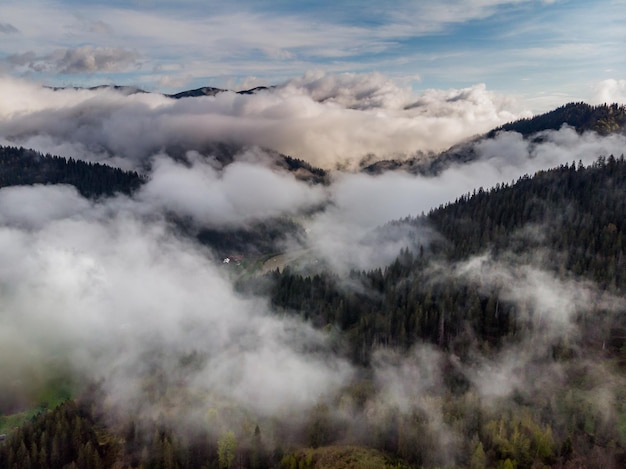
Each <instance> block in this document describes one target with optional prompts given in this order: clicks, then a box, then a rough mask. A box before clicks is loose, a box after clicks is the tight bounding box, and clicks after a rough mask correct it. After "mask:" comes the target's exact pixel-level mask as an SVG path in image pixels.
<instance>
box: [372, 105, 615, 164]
mask: <svg viewBox="0 0 626 469" xmlns="http://www.w3.org/2000/svg"><path fill="white" fill-rule="evenodd" d="M564 126H567V127H571V128H573V129H574V130H575V131H576V132H577V133H578V134H579V135H581V134H583V133H585V132H595V133H597V134H598V135H601V136H606V135H611V134H624V133H625V132H626V106H624V105H619V104H603V105H599V106H591V105H589V104H586V103H583V102H579V103H568V104H565V105H564V106H561V107H558V108H556V109H554V110H552V111H550V112H547V113H544V114H540V115H537V116H534V117H531V118H526V119H519V120H516V121H514V122H509V123H508V124H504V125H502V126H499V127H497V128H495V129H493V130H491V131H489V132H488V133H486V134H484V135H478V136H475V137H473V138H471V139H469V140H468V141H466V142H461V143H459V144H457V145H454V146H452V147H451V148H449V149H448V150H446V151H443V152H441V153H439V154H437V155H424V154H420V155H418V156H416V157H411V158H407V159H404V160H384V161H379V162H376V163H374V164H371V165H367V166H365V167H364V168H363V170H364V171H366V172H368V173H374V174H378V173H381V172H384V171H387V170H404V171H407V172H409V173H413V174H424V175H434V174H440V173H441V172H442V171H444V170H446V169H447V168H449V167H450V166H452V165H455V164H464V163H469V162H472V161H477V160H480V159H481V158H482V157H483V155H482V149H481V147H482V146H483V145H484V144H485V143H489V142H490V141H493V140H494V139H496V138H497V137H498V135H499V134H501V133H502V132H515V133H517V134H520V135H521V136H522V137H523V138H524V139H525V141H526V143H527V145H528V146H529V147H530V148H532V146H533V145H536V144H541V143H543V142H544V141H545V140H546V138H547V135H546V133H547V132H550V131H554V132H556V131H559V129H561V128H563V127H564ZM502 151H504V152H506V151H507V149H506V148H505V149H503V150H502Z"/></svg>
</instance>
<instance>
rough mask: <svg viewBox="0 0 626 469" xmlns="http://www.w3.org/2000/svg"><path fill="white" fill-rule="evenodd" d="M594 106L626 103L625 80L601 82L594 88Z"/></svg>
mask: <svg viewBox="0 0 626 469" xmlns="http://www.w3.org/2000/svg"><path fill="white" fill-rule="evenodd" d="M591 99H592V102H593V103H594V104H605V103H606V104H611V103H622V104H623V103H626V80H615V79H609V80H603V81H601V82H600V83H598V84H597V85H596V86H595V87H594V93H593V96H592V98H591Z"/></svg>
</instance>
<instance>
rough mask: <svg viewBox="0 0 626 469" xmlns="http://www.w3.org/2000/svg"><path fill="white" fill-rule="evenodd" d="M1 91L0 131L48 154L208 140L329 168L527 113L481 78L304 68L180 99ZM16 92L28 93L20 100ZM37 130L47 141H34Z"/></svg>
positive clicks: (142, 151) (188, 145)
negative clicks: (271, 81)
mask: <svg viewBox="0 0 626 469" xmlns="http://www.w3.org/2000/svg"><path fill="white" fill-rule="evenodd" d="M22 60H23V61H25V62H27V63H31V62H32V60H31V58H23V59H22ZM72 63H73V62H72V61H71V60H68V62H67V63H66V64H64V65H63V68H68V67H69V68H71V67H73V65H72ZM104 63H107V62H106V60H105V61H104ZM0 90H1V91H0V93H1V94H2V97H3V104H2V107H1V108H0V116H4V117H3V118H1V120H0V137H4V138H5V139H6V140H10V141H13V142H16V143H19V144H21V145H28V146H30V147H34V148H35V149H38V150H42V151H45V152H55V150H56V149H55V147H54V144H52V145H50V143H52V142H58V143H57V144H58V145H65V146H67V145H74V146H77V147H83V148H90V149H92V151H93V152H94V156H93V158H92V159H93V160H98V159H100V158H101V156H100V154H101V153H102V152H104V153H105V154H107V155H108V157H109V158H113V157H115V156H120V155H121V156H123V157H125V158H128V159H131V160H133V161H135V162H136V164H137V166H141V164H142V163H145V162H146V161H147V160H148V159H149V158H151V157H152V156H153V155H154V154H155V153H157V152H158V151H159V150H160V149H162V148H165V147H167V146H178V147H182V148H184V149H186V150H198V151H201V152H202V149H203V147H206V146H207V145H209V144H210V143H211V142H229V143H233V144H237V145H242V146H255V145H256V146H261V147H265V148H271V149H273V150H276V151H279V152H282V153H285V154H290V155H292V156H296V157H298V158H301V159H304V160H306V161H308V162H310V163H313V164H315V165H318V166H322V167H327V168H334V167H337V166H338V165H339V166H344V167H356V166H357V165H358V162H359V161H360V160H361V159H362V158H364V157H366V156H367V155H369V157H370V158H373V159H377V158H385V157H393V156H398V157H403V156H406V155H411V154H414V153H416V152H419V151H421V152H429V151H438V150H443V149H445V148H447V147H449V146H450V145H452V144H454V143H457V142H458V141H460V140H463V139H465V138H468V137H470V136H473V135H475V134H477V133H481V132H486V131H487V130H489V129H491V128H492V127H494V126H496V125H498V124H502V123H504V122H506V121H509V120H512V119H514V118H515V117H516V116H517V115H525V114H524V113H523V112H522V113H521V114H519V113H516V112H515V111H513V112H511V111H510V110H509V109H510V108H511V102H510V100H508V99H507V98H504V97H500V96H498V95H496V94H494V93H492V92H490V91H488V90H487V89H486V88H485V86H484V85H478V86H475V87H472V88H468V89H466V90H450V91H445V92H444V91H441V92H437V91H433V90H431V91H427V92H425V93H423V94H421V95H414V94H412V93H411V92H410V91H409V90H406V89H402V88H399V87H398V86H396V85H394V84H393V82H391V81H390V80H388V79H386V78H384V77H382V76H381V75H378V74H373V75H323V74H310V75H307V76H305V77H303V78H301V79H297V80H293V81H289V82H286V83H284V84H283V85H281V86H278V87H277V88H275V89H272V90H267V91H264V92H259V93H256V94H252V95H237V94H234V93H220V94H218V95H217V96H215V97H206V98H194V99H182V100H178V101H176V100H167V99H165V98H163V97H161V96H158V95H154V94H144V95H135V96H130V97H128V99H120V98H119V96H115V95H114V94H113V93H107V92H106V91H104V90H96V91H90V92H86V91H85V90H78V91H72V90H64V91H62V92H58V91H57V92H53V91H51V90H47V89H36V87H35V86H34V85H31V84H29V83H26V82H22V81H18V80H12V79H7V78H4V79H2V87H0ZM17 90H28V95H27V96H21V97H19V98H16V95H15V92H16V91H17ZM55 93H61V94H62V96H63V99H61V96H59V95H55ZM5 97H6V100H4V98H5ZM9 116H10V117H11V118H10V119H9V118H8V117H9ZM34 135H36V136H37V137H36V138H37V139H39V140H40V142H41V139H42V138H46V139H47V141H48V146H47V147H46V148H43V147H41V146H39V147H37V146H36V145H35V144H36V143H37V142H36V141H32V142H31V141H30V140H31V139H32V138H33V136H34ZM372 155H374V156H372Z"/></svg>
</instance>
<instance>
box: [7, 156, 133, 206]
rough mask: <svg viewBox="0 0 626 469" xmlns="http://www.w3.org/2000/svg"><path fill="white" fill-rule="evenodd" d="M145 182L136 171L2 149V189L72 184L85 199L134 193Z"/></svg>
mask: <svg viewBox="0 0 626 469" xmlns="http://www.w3.org/2000/svg"><path fill="white" fill-rule="evenodd" d="M142 182H143V179H142V178H141V176H139V175H138V174H137V173H136V172H134V171H133V172H127V171H122V170H121V169H119V168H112V167H110V166H106V165H102V164H98V163H87V162H84V161H80V160H74V159H72V158H70V159H66V158H62V157H59V156H51V155H42V154H41V153H38V152H36V151H33V150H29V149H25V148H15V147H2V146H0V187H7V186H18V185H31V184H69V185H72V186H74V187H76V189H77V190H78V192H80V193H81V195H83V196H84V197H89V198H96V197H102V196H111V195H113V194H115V193H122V194H127V195H128V194H131V193H132V192H133V191H135V190H136V189H138V188H139V186H140V185H141V184H142Z"/></svg>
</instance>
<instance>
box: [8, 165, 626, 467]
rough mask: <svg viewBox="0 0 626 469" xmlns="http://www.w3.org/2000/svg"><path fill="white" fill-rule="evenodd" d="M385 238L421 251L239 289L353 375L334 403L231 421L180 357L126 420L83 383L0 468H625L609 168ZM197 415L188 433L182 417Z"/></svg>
mask: <svg viewBox="0 0 626 469" xmlns="http://www.w3.org/2000/svg"><path fill="white" fill-rule="evenodd" d="M393 224H394V225H403V226H405V227H411V229H413V230H420V229H421V228H422V227H423V226H425V225H426V226H429V227H431V228H432V229H433V231H435V232H437V233H439V235H437V236H433V237H432V239H430V240H428V241H423V240H422V241H421V242H420V244H410V242H409V241H407V243H408V244H407V246H406V248H405V249H403V250H402V252H401V253H400V255H399V257H398V258H397V260H396V261H395V262H393V263H392V264H391V265H389V266H387V267H386V268H384V269H376V270H372V271H353V272H352V273H351V274H350V275H349V276H348V278H343V277H339V276H337V275H336V274H332V273H317V274H315V275H308V274H305V273H304V272H298V271H296V270H290V269H285V270H284V271H282V272H278V271H275V272H273V273H270V274H268V275H267V276H265V277H262V278H253V277H246V278H245V279H242V280H241V281H240V283H239V290H240V292H241V293H242V294H243V295H245V296H246V297H248V298H252V299H253V300H256V299H261V298H263V297H264V296H265V295H269V298H270V302H271V304H272V305H273V310H275V311H277V314H280V315H283V316H285V317H289V316H299V317H302V318H304V319H305V320H307V321H309V322H310V323H311V324H313V325H314V326H315V327H316V328H317V329H319V330H323V331H324V332H325V334H326V337H327V340H328V341H329V343H330V344H331V347H332V350H333V351H334V357H333V358H332V359H333V360H337V361H340V360H343V359H348V360H349V361H350V363H351V364H352V366H354V367H355V370H356V372H355V373H354V375H353V377H352V378H351V379H350V380H349V381H348V382H346V383H345V385H344V386H343V387H342V388H341V390H340V391H339V392H338V393H337V394H333V395H328V396H320V397H319V402H318V404H317V405H316V406H315V407H313V408H312V409H309V410H307V411H306V412H305V413H303V414H300V415H297V416H296V415H287V416H284V415H283V416H275V415H267V414H262V413H260V414H259V413H255V412H252V411H250V410H249V409H239V408H237V407H236V406H235V405H234V403H233V402H230V401H229V400H228V399H227V398H226V397H220V398H219V399H215V396H210V395H206V393H205V394H203V393H202V392H200V391H199V390H198V389H194V387H193V385H190V384H189V383H187V382H186V378H185V376H186V374H185V373H187V371H189V370H193V369H195V368H196V367H199V366H201V364H202V362H203V360H204V359H203V357H202V356H201V355H200V354H198V353H196V352H194V351H193V350H191V351H189V353H188V354H186V355H182V356H180V357H172V358H169V359H174V360H177V361H178V363H179V365H178V367H179V370H180V379H179V381H178V382H177V384H175V385H173V384H172V383H171V382H168V381H167V380H165V379H164V376H163V372H162V371H161V369H160V368H159V365H158V362H155V364H153V365H151V366H150V367H147V368H146V369H145V370H142V373H143V375H142V376H143V377H142V380H143V382H144V385H143V387H142V390H141V392H142V396H143V397H142V402H138V403H136V404H135V406H131V407H130V408H128V407H124V406H122V407H117V405H116V403H115V402H111V401H110V400H107V397H106V386H104V384H106V383H92V386H91V387H90V388H89V390H88V391H83V393H81V395H80V396H77V402H78V404H75V403H74V402H72V401H69V402H67V403H66V404H64V405H63V406H61V407H59V408H57V409H56V410H53V411H43V413H42V414H41V415H39V416H37V417H35V418H33V419H32V421H31V422H29V423H27V424H25V425H23V426H22V427H21V428H20V429H19V430H12V431H10V432H9V434H8V435H7V437H6V440H5V441H4V442H0V467H7V468H20V469H22V468H31V467H32V468H47V467H54V468H57V467H59V468H63V467H67V468H74V467H76V468H82V467H93V468H98V467H115V468H131V467H132V468H137V467H141V468H199V467H207V468H234V467H250V468H269V467H279V468H285V469H291V468H321V467H331V468H332V467H337V468H340V467H397V468H403V467H415V468H419V467H471V468H482V467H499V468H507V469H508V468H520V469H521V468H538V467H555V468H575V467H598V468H600V467H602V468H618V467H624V464H625V463H626V386H624V382H625V381H624V380H625V379H626V355H625V353H626V301H625V300H624V298H625V296H626V256H625V247H626V246H625V243H626V241H625V239H624V238H625V234H624V233H625V231H626V161H625V160H624V158H623V156H622V157H619V158H615V157H613V156H609V157H603V158H600V159H599V160H597V162H596V163H595V164H593V165H592V166H590V167H583V166H582V165H580V164H575V163H572V164H571V165H565V166H561V167H558V168H555V169H552V170H548V171H541V172H539V173H537V174H535V175H532V176H530V175H529V176H524V177H522V178H520V179H519V180H517V181H514V182H512V183H510V184H500V185H498V186H496V187H495V188H493V189H491V190H484V189H482V188H480V189H477V190H476V191H475V192H473V193H472V194H467V195H466V196H463V197H460V198H459V199H458V200H456V201H455V202H453V203H449V204H446V205H444V206H441V207H439V208H437V209H435V210H432V211H431V212H430V213H428V214H427V215H424V216H422V217H418V218H415V219H412V218H411V219H406V220H400V221H397V222H394V223H393ZM387 228H389V227H382V228H381V230H385V229H387ZM280 385H281V386H288V385H289V383H280ZM204 399H209V400H211V402H213V407H211V408H210V409H209V411H207V412H206V414H205V415H201V416H196V417H194V418H193V419H192V420H191V421H190V420H188V419H182V416H183V415H189V414H190V413H191V410H192V409H194V406H196V405H197V406H200V405H201V404H200V403H201V402H203V400H204ZM150 406H152V407H150ZM148 409H152V410H148ZM154 409H160V411H158V412H155V411H154ZM177 416H180V419H178V418H177ZM224 422H229V424H228V425H226V424H225V423H224ZM351 461H352V462H351ZM351 464H353V465H351ZM368 464H369V466H368Z"/></svg>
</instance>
